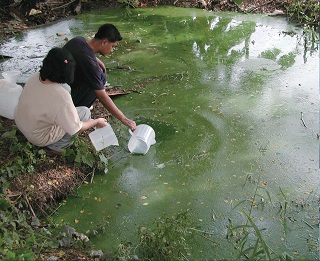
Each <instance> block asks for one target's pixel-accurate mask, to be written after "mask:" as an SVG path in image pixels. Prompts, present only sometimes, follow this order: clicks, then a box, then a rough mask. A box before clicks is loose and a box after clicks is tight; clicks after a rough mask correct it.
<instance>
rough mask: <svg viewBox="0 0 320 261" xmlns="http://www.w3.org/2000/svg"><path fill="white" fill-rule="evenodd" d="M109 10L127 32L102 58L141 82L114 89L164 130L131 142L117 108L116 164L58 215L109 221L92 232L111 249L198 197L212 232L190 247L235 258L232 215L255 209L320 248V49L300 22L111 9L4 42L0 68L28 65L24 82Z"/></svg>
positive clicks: (285, 247)
mask: <svg viewBox="0 0 320 261" xmlns="http://www.w3.org/2000/svg"><path fill="white" fill-rule="evenodd" d="M106 22H108V23H113V24H115V25H116V26H117V27H118V28H119V30H120V32H121V33H122V35H123V38H124V39H123V41H122V42H121V45H120V46H119V47H118V48H117V50H116V51H115V52H114V53H113V54H111V55H110V56H109V57H106V58H101V59H103V60H104V62H105V63H106V66H107V67H108V68H109V69H110V70H109V73H108V82H109V83H110V84H111V85H112V86H120V87H121V88H123V89H136V90H139V92H133V93H131V94H129V95H126V96H122V97H120V98H117V99H115V103H116V104H117V105H118V106H119V107H120V108H121V109H122V110H123V112H124V113H125V114H126V115H127V116H128V117H130V118H133V119H135V120H136V122H137V123H146V124H149V125H150V126H152V127H153V128H154V129H155V132H156V140H157V143H156V144H155V145H153V146H152V147H151V148H150V150H149V152H148V153H147V154H146V155H144V156H140V155H131V154H130V153H129V151H128V149H127V142H128V140H129V138H130V136H129V133H128V130H127V129H126V128H125V127H124V126H122V125H120V124H119V123H118V122H116V121H112V122H111V124H112V126H113V128H114V130H115V132H116V134H117V135H118V138H119V143H120V146H119V147H112V148H108V149H106V150H105V152H104V153H105V154H106V155H109V156H110V155H112V157H111V158H110V160H109V165H108V173H107V174H105V175H103V174H101V175H97V174H96V175H95V178H94V182H93V184H89V185H87V186H84V187H83V188H81V189H80V190H79V193H78V196H77V197H70V198H68V199H67V200H66V202H65V204H64V205H63V206H62V207H61V208H60V209H59V211H58V214H57V215H56V216H55V217H54V219H55V221H56V222H57V223H62V224H70V225H72V226H74V227H76V228H77V229H78V230H79V232H82V233H87V234H90V235H92V231H98V230H99V228H101V227H103V228H104V230H105V232H104V233H98V234H97V235H96V236H95V237H93V238H92V241H93V243H94V244H95V245H96V248H97V249H102V250H104V251H106V252H113V251H115V250H116V248H117V245H118V244H120V243H124V242H132V243H133V244H134V245H136V244H137V243H138V240H139V239H138V236H137V230H138V228H139V226H145V227H152V224H153V222H154V220H155V219H156V218H158V217H159V216H162V215H163V214H164V213H166V214H170V215H171V214H172V215H174V214H176V213H178V212H179V211H183V210H187V209H188V210H189V211H190V212H192V213H193V214H194V215H193V218H194V220H193V221H194V223H195V226H196V227H197V228H199V229H201V230H202V231H206V232H208V233H211V234H212V235H211V236H210V240H207V239H205V238H203V237H201V236H199V235H195V236H194V238H191V239H190V241H189V242H188V243H189V244H190V254H191V256H190V257H189V258H190V260H195V259H196V258H198V259H200V260H204V259H205V258H216V259H223V258H225V259H233V258H235V257H236V253H237V251H236V250H235V249H234V247H233V244H232V240H229V241H228V240H227V239H226V235H227V226H228V224H229V222H230V221H231V222H232V224H234V225H240V224H244V223H245V222H246V221H247V219H246V218H245V215H244V214H243V213H244V212H245V213H247V214H249V213H250V214H251V216H252V218H253V220H254V222H255V224H256V225H257V226H258V227H259V229H261V231H263V236H264V240H265V241H266V242H267V243H268V245H269V246H270V247H271V248H272V250H273V251H275V252H276V253H277V254H281V253H283V252H287V253H288V254H289V255H291V256H294V257H295V258H305V259H315V258H316V256H317V254H316V251H317V250H316V248H317V237H318V231H317V226H316V224H317V198H318V196H317V195H318V188H317V187H318V184H319V183H318V182H319V180H318V159H319V157H318V140H317V136H316V133H318V128H319V122H318V119H319V113H318V109H319V102H318V97H319V89H318V86H319V81H318V72H319V60H318V52H317V51H311V50H309V49H305V48H304V39H303V37H302V32H301V30H300V29H298V28H297V27H295V26H294V25H291V24H288V23H287V21H286V20H285V19H284V18H280V17H268V16H266V15H242V14H241V15H240V14H236V13H220V12H218V13H217V12H207V11H203V10H198V9H188V8H173V7H159V8H154V9H152V8H147V9H134V10H131V14H130V15H127V13H126V11H125V10H106V11H102V12H99V13H95V14H86V15H81V16H78V17H76V18H75V19H72V20H68V21H62V22H59V23H57V24H54V25H51V26H49V27H46V28H42V29H36V30H31V31H29V32H27V33H25V34H24V35H22V36H21V37H20V38H17V39H12V40H11V41H10V42H8V43H7V44H4V45H2V46H1V52H2V53H3V54H6V55H11V56H12V57H13V58H12V59H10V60H8V61H6V62H3V63H1V64H0V71H4V70H8V69H10V68H19V69H20V70H21V71H22V75H21V77H20V78H19V81H20V82H24V81H25V80H26V78H27V77H28V76H29V75H30V74H31V73H32V72H34V71H37V70H38V69H39V66H40V64H41V61H42V59H43V57H44V55H45V54H46V53H47V52H48V50H49V49H50V48H51V47H53V46H61V45H63V44H64V42H65V41H66V40H67V39H70V38H71V37H73V36H75V35H83V36H85V37H87V38H90V37H92V36H93V35H94V33H95V31H96V29H97V28H98V27H99V26H100V25H101V24H103V23H106ZM57 33H62V34H63V36H58V35H57ZM117 65H121V66H123V65H126V66H129V67H130V68H131V70H117V69H116V67H117ZM213 242H214V243H213Z"/></svg>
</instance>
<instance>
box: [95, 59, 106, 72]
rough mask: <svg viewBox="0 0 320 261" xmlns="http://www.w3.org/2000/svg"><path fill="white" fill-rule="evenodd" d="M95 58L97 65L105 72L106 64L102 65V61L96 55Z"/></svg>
mask: <svg viewBox="0 0 320 261" xmlns="http://www.w3.org/2000/svg"><path fill="white" fill-rule="evenodd" d="M96 59H97V62H98V64H99V67H100V68H101V69H102V71H103V73H107V69H106V66H105V65H104V63H103V62H102V61H101V60H100V59H99V58H98V57H96Z"/></svg>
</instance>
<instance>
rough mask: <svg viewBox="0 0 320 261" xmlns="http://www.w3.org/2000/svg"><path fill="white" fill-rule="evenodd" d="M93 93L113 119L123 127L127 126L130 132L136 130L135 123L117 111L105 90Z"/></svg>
mask: <svg viewBox="0 0 320 261" xmlns="http://www.w3.org/2000/svg"><path fill="white" fill-rule="evenodd" d="M95 92H96V95H97V98H98V99H99V101H100V102H101V103H102V104H103V106H104V107H105V108H106V109H107V110H108V111H109V112H110V113H111V114H112V115H113V116H114V117H116V118H117V119H118V120H120V121H121V122H122V123H123V124H124V125H126V126H128V127H129V128H130V129H131V130H132V131H134V130H135V129H136V127H137V126H136V123H135V122H134V121H133V120H130V119H129V118H127V117H126V116H125V115H124V114H123V113H122V111H120V110H119V109H118V107H117V106H116V105H115V104H114V102H113V100H112V99H111V98H110V97H109V95H108V94H107V93H106V91H105V90H97V91H95Z"/></svg>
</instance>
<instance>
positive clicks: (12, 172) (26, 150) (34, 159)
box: [0, 128, 46, 193]
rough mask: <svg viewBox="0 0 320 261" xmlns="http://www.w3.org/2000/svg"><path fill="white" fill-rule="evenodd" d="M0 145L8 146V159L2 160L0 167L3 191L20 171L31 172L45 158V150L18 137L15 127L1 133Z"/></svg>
mask: <svg viewBox="0 0 320 261" xmlns="http://www.w3.org/2000/svg"><path fill="white" fill-rule="evenodd" d="M0 145H1V146H6V147H8V148H9V155H8V159H9V160H6V161H4V162H2V163H1V168H0V177H1V179H0V185H1V187H2V192H3V193H4V192H5V191H6V189H7V185H8V181H9V180H10V179H12V178H14V177H15V176H17V175H19V174H21V173H33V172H34V170H35V168H36V167H37V166H39V165H40V164H42V163H44V162H45V160H46V152H45V151H44V150H43V149H41V148H37V147H35V146H33V145H32V144H31V143H29V142H27V141H26V140H23V139H21V138H20V139H19V137H18V135H17V129H16V128H13V129H12V130H10V131H7V132H5V133H3V134H2V136H1V139H0Z"/></svg>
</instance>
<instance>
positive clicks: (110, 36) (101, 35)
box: [94, 24, 122, 43]
mask: <svg viewBox="0 0 320 261" xmlns="http://www.w3.org/2000/svg"><path fill="white" fill-rule="evenodd" d="M94 38H96V39H100V40H105V39H107V40H108V41H109V42H111V43H114V42H117V41H121V40H122V36H121V34H120V32H119V30H118V29H117V27H115V26H114V25H113V24H104V25H101V26H100V28H99V29H98V32H97V33H96V34H95V36H94Z"/></svg>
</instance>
